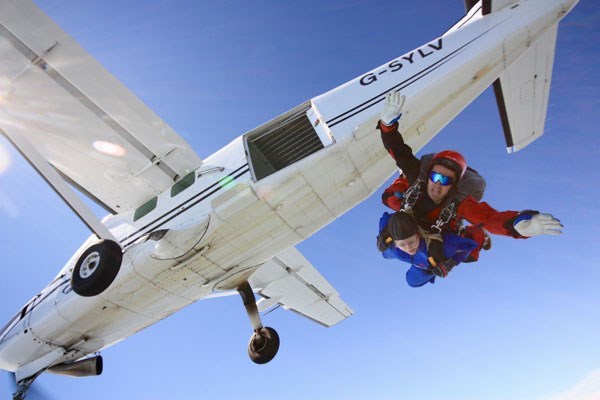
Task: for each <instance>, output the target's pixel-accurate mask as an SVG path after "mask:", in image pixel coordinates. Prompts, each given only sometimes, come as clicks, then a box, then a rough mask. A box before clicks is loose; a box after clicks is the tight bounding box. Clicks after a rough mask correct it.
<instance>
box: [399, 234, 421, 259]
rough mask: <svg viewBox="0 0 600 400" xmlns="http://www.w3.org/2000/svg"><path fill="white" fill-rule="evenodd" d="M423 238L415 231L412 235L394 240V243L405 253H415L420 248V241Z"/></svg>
mask: <svg viewBox="0 0 600 400" xmlns="http://www.w3.org/2000/svg"><path fill="white" fill-rule="evenodd" d="M420 242H421V238H420V237H419V234H417V233H415V234H414V235H412V236H411V237H408V238H406V239H402V240H394V245H395V246H396V247H397V248H399V249H400V250H402V251H403V252H405V253H408V254H410V255H411V256H412V255H414V254H415V253H416V252H417V250H418V249H419V243H420Z"/></svg>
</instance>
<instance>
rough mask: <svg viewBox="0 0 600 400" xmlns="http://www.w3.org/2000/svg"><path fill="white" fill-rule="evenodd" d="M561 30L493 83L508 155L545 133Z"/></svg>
mask: <svg viewBox="0 0 600 400" xmlns="http://www.w3.org/2000/svg"><path fill="white" fill-rule="evenodd" d="M557 28H558V26H557V25H555V26H554V27H552V28H550V29H549V30H548V31H547V32H546V33H544V35H543V36H541V37H540V38H539V39H538V40H537V41H536V42H535V43H534V44H533V45H532V46H531V47H530V48H529V49H528V50H527V51H526V52H525V53H524V54H523V55H522V56H521V57H520V58H518V59H517V60H516V61H515V62H514V63H513V64H512V65H511V66H510V67H509V68H508V69H506V70H505V71H504V72H503V73H502V74H501V75H500V77H499V78H498V79H497V80H496V81H495V82H494V93H495V94H496V101H497V103H498V110H499V111H500V117H501V119H502V127H503V129H504V136H505V138H506V146H507V150H508V152H509V153H512V152H515V151H518V150H521V149H522V148H524V147H525V146H527V145H528V144H530V143H531V142H533V141H534V140H535V139H537V138H539V137H540V136H541V135H542V133H543V132H544V124H545V121H546V111H547V108H548V98H549V95H550V81H551V78H552V67H553V64H554V51H555V47H556V33H557Z"/></svg>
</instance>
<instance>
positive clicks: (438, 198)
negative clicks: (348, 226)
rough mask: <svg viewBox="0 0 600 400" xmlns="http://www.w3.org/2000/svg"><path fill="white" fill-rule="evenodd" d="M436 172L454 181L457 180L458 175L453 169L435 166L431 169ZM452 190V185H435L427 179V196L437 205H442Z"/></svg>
mask: <svg viewBox="0 0 600 400" xmlns="http://www.w3.org/2000/svg"><path fill="white" fill-rule="evenodd" d="M431 170H432V171H434V172H438V173H440V174H442V175H446V176H448V177H450V178H452V180H454V181H455V180H456V174H455V173H454V171H452V170H451V169H448V168H446V167H444V166H443V165H434V166H433V168H432V169H431ZM451 188H452V185H448V186H442V184H441V183H439V182H437V183H433V182H431V179H429V177H428V178H427V194H428V195H429V197H430V198H431V200H433V202H434V203H435V204H440V203H441V202H442V201H443V200H444V198H445V197H446V196H447V195H448V192H449V191H450V189H451Z"/></svg>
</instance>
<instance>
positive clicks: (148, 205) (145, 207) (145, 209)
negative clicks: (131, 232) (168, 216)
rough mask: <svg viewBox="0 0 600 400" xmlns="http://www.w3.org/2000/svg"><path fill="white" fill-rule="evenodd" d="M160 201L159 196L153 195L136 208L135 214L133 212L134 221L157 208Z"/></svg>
mask: <svg viewBox="0 0 600 400" xmlns="http://www.w3.org/2000/svg"><path fill="white" fill-rule="evenodd" d="M157 203H158V197H153V198H151V199H150V200H148V201H147V202H145V203H144V204H142V205H141V206H139V207H138V209H137V210H135V214H133V222H135V221H137V220H138V219H140V218H142V217H143V216H145V215H146V214H148V213H149V212H151V211H152V210H154V209H155V208H156V204H157Z"/></svg>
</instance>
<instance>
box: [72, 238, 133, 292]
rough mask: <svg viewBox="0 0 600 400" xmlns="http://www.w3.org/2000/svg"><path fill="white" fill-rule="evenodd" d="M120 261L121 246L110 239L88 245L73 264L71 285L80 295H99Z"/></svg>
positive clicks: (117, 270)
mask: <svg viewBox="0 0 600 400" xmlns="http://www.w3.org/2000/svg"><path fill="white" fill-rule="evenodd" d="M122 261H123V252H122V251H121V246H119V245H118V244H117V243H115V242H113V241H112V240H102V241H101V242H98V243H96V244H95V245H93V246H90V248H88V249H87V250H86V251H84V252H83V254H82V255H81V257H79V260H77V263H76V264H75V268H74V269H73V275H71V287H72V288H73V290H74V291H75V293H77V294H78V295H80V296H84V297H91V296H96V295H99V294H100V293H102V292H103V291H104V290H106V288H108V287H109V286H110V284H111V283H112V282H113V281H114V280H115V278H116V277H117V274H118V273H119V269H120V268H121V262H122Z"/></svg>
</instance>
